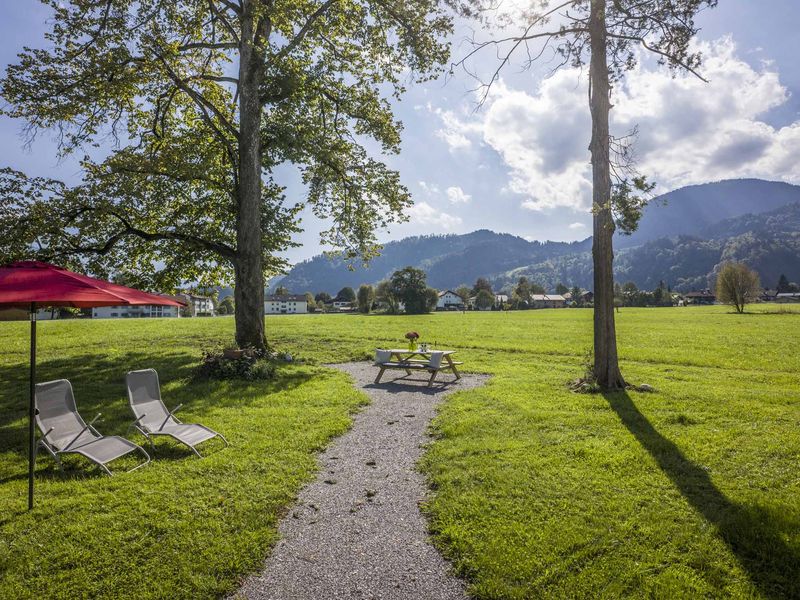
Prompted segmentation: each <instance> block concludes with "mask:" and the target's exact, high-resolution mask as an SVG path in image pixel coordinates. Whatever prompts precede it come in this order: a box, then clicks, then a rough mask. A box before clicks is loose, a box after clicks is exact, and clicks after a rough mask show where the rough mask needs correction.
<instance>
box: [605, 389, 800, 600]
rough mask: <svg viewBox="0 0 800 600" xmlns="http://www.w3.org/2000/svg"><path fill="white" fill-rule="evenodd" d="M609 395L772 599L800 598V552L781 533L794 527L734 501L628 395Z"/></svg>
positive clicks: (625, 421)
mask: <svg viewBox="0 0 800 600" xmlns="http://www.w3.org/2000/svg"><path fill="white" fill-rule="evenodd" d="M604 396H605V398H606V400H607V401H608V403H609V405H610V406H611V408H612V409H613V410H614V412H616V413H617V415H618V416H619V418H620V420H621V421H622V423H623V424H624V425H625V427H626V428H627V429H628V431H630V432H631V433H632V434H633V436H634V437H635V438H636V439H637V440H638V441H639V443H640V444H641V445H642V446H643V447H644V449H645V450H647V452H648V453H649V454H650V455H651V456H652V457H653V458H654V459H655V461H656V463H658V466H659V467H660V468H661V470H662V471H663V472H664V474H665V475H667V477H669V478H670V479H671V480H672V482H673V483H674V484H675V486H676V487H677V488H678V490H679V491H680V492H681V494H682V495H683V497H684V498H685V499H686V500H687V501H688V502H689V504H691V505H692V507H693V508H694V509H695V510H696V511H698V512H699V513H700V514H702V515H703V517H705V519H706V520H707V521H708V522H709V523H711V524H712V525H714V526H715V527H716V528H717V532H718V534H719V536H720V537H721V538H722V540H723V541H724V542H725V544H726V545H727V546H728V548H730V550H731V551H732V552H733V553H734V555H735V556H736V557H737V559H738V561H739V564H740V565H741V566H742V568H743V569H744V570H745V571H746V572H747V574H748V576H749V578H750V581H751V582H752V583H753V584H754V585H755V586H756V587H757V588H758V590H759V591H760V592H761V593H762V594H763V595H764V596H765V597H768V598H800V554H798V551H797V549H796V548H792V547H790V546H789V545H787V544H786V543H785V542H784V540H783V536H782V535H781V533H782V532H783V531H786V530H788V529H790V528H792V527H793V526H792V524H790V523H786V522H782V520H781V518H780V516H778V515H773V514H770V513H769V512H768V511H766V510H763V509H761V508H758V507H750V506H744V505H741V504H737V503H736V502H733V501H731V500H729V499H728V498H727V497H726V496H725V495H724V494H723V493H722V492H721V491H720V490H719V489H717V488H716V486H715V485H714V483H713V482H712V481H711V477H710V476H709V474H708V472H707V471H706V470H705V469H703V468H702V467H701V466H699V465H697V464H695V463H693V462H692V461H691V460H689V459H688V458H686V456H684V454H683V453H682V452H681V450H680V449H679V448H678V446H677V445H675V443H673V442H672V441H670V440H668V439H667V438H666V437H664V436H663V435H661V434H660V433H659V432H658V431H657V430H656V429H655V427H653V425H652V424H651V423H650V422H649V421H648V420H647V418H646V417H645V416H644V415H643V414H642V413H641V412H640V411H639V409H638V408H637V407H636V404H635V403H634V402H633V400H632V399H631V398H630V396H629V395H628V394H627V393H626V392H617V393H613V394H612V393H609V394H604Z"/></svg>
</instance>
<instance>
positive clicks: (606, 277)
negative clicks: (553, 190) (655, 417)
mask: <svg viewBox="0 0 800 600" xmlns="http://www.w3.org/2000/svg"><path fill="white" fill-rule="evenodd" d="M466 3H467V5H468V7H470V8H472V9H473V10H474V9H475V8H476V7H477V8H479V9H487V8H489V7H490V6H491V5H494V3H493V2H489V1H487V0H471V1H469V0H466ZM716 3H717V0H670V1H665V0H566V1H564V0H540V1H537V2H534V3H531V8H530V10H528V11H526V12H525V13H524V14H521V15H520V14H518V15H514V16H513V18H510V19H509V18H507V17H506V18H505V19H503V20H502V22H500V23H499V25H501V26H505V27H508V28H512V29H513V32H512V33H511V34H510V35H507V36H506V35H504V36H499V37H496V38H494V39H489V40H483V41H479V40H476V41H474V42H473V43H474V48H473V49H472V50H471V51H470V52H469V53H468V55H467V56H466V57H465V58H464V59H463V60H462V61H461V63H460V64H462V65H464V66H468V64H469V63H468V60H469V59H470V57H472V56H473V55H474V54H475V53H477V52H479V51H481V50H482V49H484V48H491V49H492V50H493V51H494V52H496V56H497V57H498V59H499V63H498V65H497V66H496V68H495V69H494V70H493V71H492V74H491V76H490V77H489V78H488V79H484V80H482V81H483V86H484V90H485V94H488V93H489V89H490V88H491V86H492V84H493V83H494V82H496V81H497V80H498V78H499V76H500V73H501V71H502V70H503V69H504V68H505V67H506V66H507V65H510V64H512V63H514V62H515V59H517V58H519V59H520V60H521V65H522V67H523V68H528V67H530V66H531V65H532V64H533V63H534V62H535V61H536V60H537V59H538V58H539V57H542V56H545V55H546V54H547V53H546V51H547V50H548V49H552V50H554V51H555V56H556V58H557V63H556V66H555V68H559V67H560V66H573V67H583V66H584V65H586V63H587V62H588V63H589V69H588V79H589V81H588V84H589V110H590V113H591V117H592V132H591V141H590V144H589V151H590V153H591V164H592V214H593V216H594V229H593V236H594V238H593V248H592V254H593V260H594V295H595V299H594V367H593V374H594V377H595V379H596V380H597V383H598V384H599V386H600V387H601V388H603V389H606V390H608V389H618V388H621V387H624V386H625V380H624V379H623V377H622V373H621V372H620V369H619V361H618V357H617V340H616V328H615V323H614V274H613V261H614V253H613V243H612V242H613V236H614V232H615V231H616V230H618V229H619V230H621V231H622V232H625V233H630V232H632V231H633V230H635V228H636V226H637V225H638V221H639V217H640V216H641V210H642V208H643V207H644V205H645V203H646V201H647V197H648V193H649V192H650V191H651V190H652V185H651V184H649V183H647V181H646V179H645V178H644V177H642V176H640V175H639V174H637V173H636V172H635V170H634V169H633V168H632V164H631V160H630V159H631V154H630V148H629V145H627V144H626V143H625V142H624V139H625V136H623V137H621V138H612V136H611V133H610V129H609V113H610V111H611V108H612V105H611V94H612V84H613V83H614V82H615V81H618V80H620V79H621V78H622V77H623V76H624V74H625V72H626V71H627V70H629V69H631V68H633V67H634V66H635V65H636V63H637V60H638V58H639V52H640V51H643V52H649V53H651V54H654V55H655V56H656V58H657V60H658V61H659V63H661V64H665V65H667V66H668V67H669V68H671V69H676V70H684V71H688V72H691V73H694V74H696V75H697V68H698V66H699V64H700V55H699V53H697V52H694V51H693V50H692V49H691V48H690V42H691V40H692V38H693V37H694V35H695V34H696V33H697V27H696V26H695V23H694V18H695V16H696V14H697V12H698V11H700V10H701V9H702V8H704V7H712V6H715V5H716ZM520 23H521V24H522V25H521V26H520ZM495 24H496V25H497V23H495ZM698 76H699V75H698ZM485 97H486V96H485V95H484V98H485ZM615 140H616V141H615ZM612 158H614V159H616V160H612Z"/></svg>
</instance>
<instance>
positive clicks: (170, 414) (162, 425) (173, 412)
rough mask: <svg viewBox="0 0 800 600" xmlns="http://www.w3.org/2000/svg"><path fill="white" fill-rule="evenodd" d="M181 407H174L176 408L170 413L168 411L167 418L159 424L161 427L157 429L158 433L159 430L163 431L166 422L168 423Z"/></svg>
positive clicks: (179, 405)
mask: <svg viewBox="0 0 800 600" xmlns="http://www.w3.org/2000/svg"><path fill="white" fill-rule="evenodd" d="M181 406H183V404H178V406H176V407H175V408H173V409H172V410H171V411H169V414H168V415H167V418H166V419H164V422H163V423H161V426H160V427H159V428H158V429H159V431H160V430H162V429H164V425H166V424H167V421H169V420H170V418H171V417H174V415H175V413H176V412H178V411H179V410H180V408H181ZM176 420H177V419H176Z"/></svg>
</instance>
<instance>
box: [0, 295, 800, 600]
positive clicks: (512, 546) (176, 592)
mask: <svg viewBox="0 0 800 600" xmlns="http://www.w3.org/2000/svg"><path fill="white" fill-rule="evenodd" d="M754 310H755V311H756V312H754V314H746V315H734V314H729V313H728V311H727V310H726V309H724V308H720V307H709V308H700V307H698V308H681V309H678V308H676V309H623V310H622V311H621V312H620V314H619V315H618V319H619V325H618V329H619V341H620V352H621V356H622V359H623V370H624V373H625V375H626V376H627V377H628V379H629V380H631V381H633V382H635V383H649V384H651V385H653V386H654V387H655V388H656V389H657V392H656V393H654V394H641V393H634V392H631V393H627V394H616V395H610V396H608V397H603V396H591V395H579V394H573V393H571V392H569V391H567V390H566V388H565V386H564V382H565V381H566V380H567V379H569V378H574V377H575V376H577V375H579V374H581V372H582V369H583V363H584V360H585V353H586V351H587V349H588V348H589V346H590V344H591V312H590V311H584V310H555V311H529V312H520V313H505V314H500V313H481V314H478V313H468V314H466V315H462V314H460V313H447V314H435V315H430V316H423V317H386V316H367V317H361V316H355V315H330V316H317V315H307V316H291V317H270V318H268V319H267V329H268V335H269V337H270V339H271V340H272V341H274V342H275V343H276V344H277V346H278V347H280V348H281V349H286V350H289V351H291V352H293V353H295V354H297V355H299V356H301V357H306V358H309V359H311V360H312V361H313V362H316V363H323V362H328V361H345V360H352V359H354V358H366V357H368V356H370V355H371V354H372V351H373V349H374V348H375V346H382V345H394V346H396V345H398V344H399V343H400V339H401V338H402V335H403V334H404V333H405V332H406V331H407V330H409V329H415V330H417V331H420V333H422V335H423V341H428V342H436V343H437V344H438V345H439V346H441V347H444V346H447V347H454V348H457V349H458V350H459V351H460V356H461V358H462V359H463V360H465V361H466V363H467V364H466V365H465V366H466V367H467V368H468V369H469V370H473V371H480V372H487V373H491V374H492V375H494V377H493V378H492V379H491V380H490V382H489V384H488V385H487V386H485V387H484V388H481V389H478V390H474V391H470V392H463V393H459V394H457V395H454V396H451V397H449V399H448V401H447V402H446V404H445V405H444V408H443V410H442V411H441V413H440V416H439V417H438V419H437V420H436V422H435V427H434V434H435V441H434V443H433V444H432V445H431V447H430V449H429V451H428V452H427V454H426V456H425V459H424V461H423V464H422V468H423V469H424V471H425V473H426V474H427V475H428V477H429V479H430V482H431V484H432V485H433V487H434V488H435V494H434V496H433V499H432V501H431V502H430V503H429V504H428V505H427V506H426V511H427V513H428V515H429V517H430V520H431V525H432V530H433V535H434V539H435V540H436V543H437V544H438V545H439V547H440V548H441V549H442V550H443V552H444V553H445V554H447V555H448V556H449V557H450V558H451V559H452V560H453V561H454V564H455V566H456V568H457V570H458V571H459V572H460V573H462V574H463V575H465V576H466V577H468V579H469V581H470V585H471V587H470V589H471V592H472V593H473V594H474V595H475V596H477V597H479V598H537V597H570V598H575V597H619V596H635V597H665V598H666V597H669V598H673V597H703V596H716V597H721V596H733V597H742V598H744V597H774V598H778V597H793V596H795V597H797V596H800V460H799V459H800V372H799V371H800V314H798V313H793V314H761V313H759V312H757V311H758V309H754ZM40 327H41V329H40V332H41V335H40V362H41V369H40V380H45V379H50V378H56V377H64V376H68V377H69V378H70V379H71V380H72V382H73V386H74V388H75V393H76V397H77V401H78V406H79V408H80V409H81V410H82V412H83V413H84V415H85V416H88V417H91V416H93V415H94V414H95V413H96V412H97V411H102V412H103V414H104V420H103V421H102V422H101V423H100V424H99V425H98V428H99V429H100V430H101V431H103V432H107V433H117V434H124V433H125V429H126V427H127V424H128V415H127V406H126V404H125V391H124V384H123V379H124V374H125V372H126V371H127V370H129V369H132V368H141V367H145V366H153V367H155V368H156V369H158V370H159V373H160V374H161V379H162V385H163V387H164V394H165V398H166V399H167V404H168V405H174V404H177V403H179V402H183V403H184V408H183V409H182V415H183V417H184V418H185V419H186V420H192V419H197V420H199V421H202V422H205V423H207V424H208V425H209V426H211V427H213V428H216V429H219V430H220V431H222V432H223V433H225V434H226V435H227V436H228V438H229V439H230V440H231V442H232V447H231V448H229V449H225V450H221V451H219V452H215V453H213V454H211V455H210V456H209V457H208V458H206V459H203V460H196V459H193V458H192V457H191V456H190V455H189V454H188V452H184V451H182V450H179V449H174V448H171V447H170V446H169V445H168V444H167V443H162V445H161V446H160V451H159V452H158V453H157V459H156V460H155V461H154V462H153V463H152V464H151V465H150V466H148V467H146V468H145V469H142V470H140V471H136V472H135V473H132V474H124V475H121V476H119V477H114V478H108V477H101V476H99V475H98V474H97V472H96V471H94V470H88V471H87V470H86V469H84V468H82V464H81V463H79V461H78V460H77V459H73V460H72V461H70V465H71V466H72V467H73V468H72V469H71V470H70V472H69V475H68V476H67V477H66V478H64V477H61V476H59V475H58V474H57V471H56V470H55V469H54V468H53V466H52V464H51V463H50V461H48V460H47V459H44V458H43V459H42V460H41V461H40V463H39V465H38V473H37V474H38V480H37V483H38V493H39V496H38V498H39V501H38V505H37V508H36V510H35V511H34V512H33V513H31V514H28V513H26V512H25V510H24V507H25V481H24V473H25V458H24V455H23V450H22V449H23V447H24V437H25V433H24V428H23V424H24V416H25V413H24V405H25V390H26V386H25V378H26V375H27V372H26V370H25V364H26V363H25V360H26V348H27V328H26V324H24V323H14V324H9V323H0V347H2V348H3V352H2V355H0V504H1V505H2V506H3V507H4V510H3V512H2V514H1V515H0V573H2V575H0V577H2V579H0V597H4V598H5V597H17V596H38V597H74V596H78V595H87V596H89V595H92V596H108V597H116V596H124V595H129V596H135V597H148V596H149V597H192V598H201V597H214V596H218V595H220V594H222V593H225V592H229V591H231V590H232V589H234V588H235V581H236V578H237V577H238V576H240V575H242V574H244V573H247V572H249V571H252V570H253V569H256V568H257V567H258V565H259V564H260V562H261V561H262V560H263V557H264V556H265V555H266V553H267V552H268V549H269V546H270V545H271V544H272V543H273V542H274V540H275V525H276V521H277V519H278V518H279V516H280V514H281V510H282V509H283V508H284V507H285V506H286V505H287V504H288V503H290V502H291V499H292V497H293V496H294V494H295V493H296V492H297V490H298V489H299V487H300V486H302V484H303V483H304V482H305V481H307V480H308V479H309V477H311V476H312V474H313V469H314V456H313V455H314V452H316V451H317V450H318V449H319V448H321V447H322V446H323V445H324V444H325V442H326V441H327V440H328V439H329V438H330V436H332V435H336V434H338V433H340V432H341V431H343V430H344V429H345V428H346V427H347V426H348V423H349V414H350V412H351V411H352V410H354V409H355V408H356V407H357V406H358V405H359V404H360V403H362V402H363V401H364V399H363V397H362V396H360V395H359V394H356V393H355V392H353V391H352V390H351V388H350V387H349V385H348V382H347V379H346V378H345V377H343V376H341V375H339V374H337V373H332V372H331V371H328V370H325V369H324V368H322V367H318V366H313V365H304V366H292V367H286V368H285V369H283V371H282V374H281V377H280V378H279V380H277V381H275V382H273V383H270V384H255V383H254V384H244V383H237V384H201V383H191V382H189V381H188V380H187V379H186V378H187V376H188V373H189V370H190V368H191V367H192V365H193V364H194V363H195V362H196V360H197V358H198V357H199V351H200V349H201V348H202V347H204V346H209V345H213V344H215V343H220V342H223V341H225V342H227V341H228V340H229V339H230V337H231V335H232V321H231V320H230V319H225V318H218V319H183V320H175V321H137V322H120V321H95V322H53V323H40Z"/></svg>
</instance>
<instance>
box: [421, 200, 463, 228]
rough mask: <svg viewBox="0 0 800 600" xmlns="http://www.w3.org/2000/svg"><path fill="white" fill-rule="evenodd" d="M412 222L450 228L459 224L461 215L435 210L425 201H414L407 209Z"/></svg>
mask: <svg viewBox="0 0 800 600" xmlns="http://www.w3.org/2000/svg"><path fill="white" fill-rule="evenodd" d="M408 213H409V216H410V217H411V222H412V223H417V224H419V225H435V226H437V227H440V228H441V229H445V230H450V229H453V228H455V227H458V226H459V225H461V222H462V221H461V217H455V216H453V215H449V214H447V213H446V212H441V211H438V210H436V209H435V208H434V207H433V206H431V205H430V204H428V203H427V202H416V203H415V204H414V206H412V207H411V208H410V209H409V211H408Z"/></svg>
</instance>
